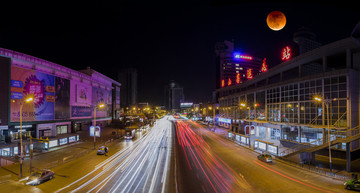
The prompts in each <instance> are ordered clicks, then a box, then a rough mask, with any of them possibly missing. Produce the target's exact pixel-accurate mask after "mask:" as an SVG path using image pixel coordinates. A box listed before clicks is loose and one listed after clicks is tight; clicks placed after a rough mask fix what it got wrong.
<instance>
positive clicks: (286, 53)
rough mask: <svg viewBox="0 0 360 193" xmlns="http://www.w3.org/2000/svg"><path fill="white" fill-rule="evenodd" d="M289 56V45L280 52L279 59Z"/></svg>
mask: <svg viewBox="0 0 360 193" xmlns="http://www.w3.org/2000/svg"><path fill="white" fill-rule="evenodd" d="M290 57H291V49H290V47H289V46H286V47H285V48H284V49H283V50H282V52H281V59H282V60H289V59H290Z"/></svg>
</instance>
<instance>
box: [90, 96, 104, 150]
mask: <svg viewBox="0 0 360 193" xmlns="http://www.w3.org/2000/svg"><path fill="white" fill-rule="evenodd" d="M104 107H105V104H104V103H100V104H98V105H96V106H95V108H94V126H93V127H94V149H96V132H95V131H96V108H99V109H102V108H104Z"/></svg>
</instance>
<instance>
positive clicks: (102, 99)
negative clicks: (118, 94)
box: [92, 87, 112, 117]
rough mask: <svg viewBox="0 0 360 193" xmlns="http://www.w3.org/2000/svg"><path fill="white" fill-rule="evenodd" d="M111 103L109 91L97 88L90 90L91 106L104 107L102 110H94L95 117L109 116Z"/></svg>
mask: <svg viewBox="0 0 360 193" xmlns="http://www.w3.org/2000/svg"><path fill="white" fill-rule="evenodd" d="M111 101H112V94H111V91H107V90H105V89H102V88H97V87H93V88H92V104H93V105H94V107H95V106H96V105H97V104H99V103H104V104H105V107H104V108H103V109H96V117H109V116H111Z"/></svg>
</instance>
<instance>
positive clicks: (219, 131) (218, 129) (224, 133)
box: [201, 124, 360, 181]
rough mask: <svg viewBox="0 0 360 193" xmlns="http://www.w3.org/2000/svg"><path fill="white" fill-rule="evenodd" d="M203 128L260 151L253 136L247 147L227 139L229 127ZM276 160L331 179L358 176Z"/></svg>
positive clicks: (206, 126)
mask: <svg viewBox="0 0 360 193" xmlns="http://www.w3.org/2000/svg"><path fill="white" fill-rule="evenodd" d="M201 125H202V126H203V127H204V128H209V129H210V130H211V131H212V132H214V133H216V134H218V135H220V136H222V137H224V138H226V139H228V140H231V141H233V142H234V143H236V144H238V145H240V146H241V147H244V148H246V149H248V150H251V151H254V152H257V153H262V151H260V150H256V149H255V148H254V147H253V143H254V142H253V141H254V140H255V138H253V139H251V141H252V142H251V144H252V146H251V147H249V146H245V145H243V144H240V143H238V142H236V141H235V140H234V138H235V137H233V139H229V137H228V133H229V132H230V129H227V128H223V127H219V126H214V125H204V124H201ZM276 160H277V161H279V162H281V163H283V164H286V165H290V166H293V167H296V168H300V169H304V170H307V171H309V172H313V173H317V174H318V175H322V176H325V177H329V178H332V179H337V180H342V181H344V180H348V179H351V177H352V174H357V175H358V176H360V172H346V171H344V170H334V169H333V174H331V173H330V169H328V168H320V167H316V166H312V165H307V164H300V163H296V162H292V161H289V160H284V159H281V158H280V157H278V159H276ZM356 163H358V164H359V163H360V160H356V161H353V162H352V165H356Z"/></svg>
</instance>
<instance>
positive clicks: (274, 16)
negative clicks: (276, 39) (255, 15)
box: [266, 11, 286, 31]
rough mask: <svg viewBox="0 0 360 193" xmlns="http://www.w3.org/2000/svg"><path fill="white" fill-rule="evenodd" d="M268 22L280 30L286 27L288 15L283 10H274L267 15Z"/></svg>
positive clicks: (276, 29) (270, 26)
mask: <svg viewBox="0 0 360 193" xmlns="http://www.w3.org/2000/svg"><path fill="white" fill-rule="evenodd" d="M266 23H267V25H268V26H269V28H270V29H272V30H274V31H279V30H281V29H282V28H284V27H285V24H286V17H285V15H284V14H283V13H282V12H281V11H273V12H271V13H269V15H268V16H267V18H266Z"/></svg>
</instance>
